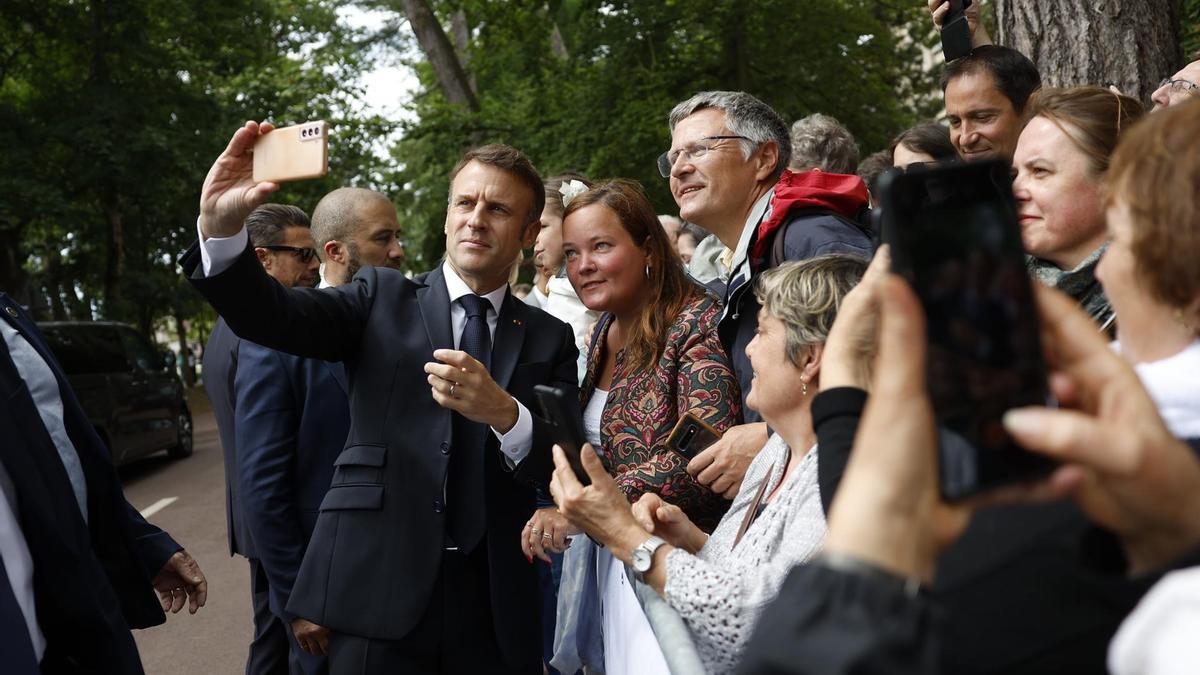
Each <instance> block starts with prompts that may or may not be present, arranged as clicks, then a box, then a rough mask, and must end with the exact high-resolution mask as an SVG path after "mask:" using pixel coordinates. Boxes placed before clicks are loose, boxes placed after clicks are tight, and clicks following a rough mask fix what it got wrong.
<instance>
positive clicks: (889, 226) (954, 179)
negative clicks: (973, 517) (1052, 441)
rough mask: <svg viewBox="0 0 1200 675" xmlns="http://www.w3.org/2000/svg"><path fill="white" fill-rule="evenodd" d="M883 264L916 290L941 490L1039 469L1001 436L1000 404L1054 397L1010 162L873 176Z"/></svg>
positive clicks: (953, 495)
mask: <svg viewBox="0 0 1200 675" xmlns="http://www.w3.org/2000/svg"><path fill="white" fill-rule="evenodd" d="M880 198H881V201H882V209H881V211H882V214H883V215H882V217H881V228H882V235H883V241H884V242H885V243H888V244H890V245H891V249H892V268H893V270H894V271H895V272H897V273H898V274H901V275H902V276H904V277H905V278H907V279H908V281H909V283H910V284H911V285H912V287H913V290H914V291H915V292H916V294H917V296H918V297H919V298H920V299H921V304H922V305H923V307H924V309H925V316H926V322H927V331H928V340H929V349H928V386H929V396H930V399H931V400H932V402H933V408H934V412H935V414H936V416H937V422H938V425H939V431H940V437H941V443H940V446H941V447H940V454H939V456H940V459H941V462H940V464H941V467H940V474H941V475H940V482H941V490H942V495H943V496H944V497H945V498H946V499H949V500H959V499H963V498H964V497H968V496H970V495H973V494H976V493H979V492H983V491H985V490H988V489H990V488H993V487H996V486H1000V485H1005V484H1008V483H1014V482H1019V481H1022V480H1026V479H1030V478H1033V477H1036V476H1039V475H1042V474H1045V473H1046V472H1048V471H1049V470H1050V469H1051V468H1053V466H1054V463H1053V462H1052V461H1051V460H1049V459H1047V458H1045V457H1043V456H1041V455H1035V454H1033V453H1031V452H1028V451H1026V450H1024V449H1023V448H1021V447H1020V446H1018V445H1017V444H1016V442H1015V441H1013V440H1012V438H1011V437H1009V435H1008V433H1007V432H1005V430H1004V427H1003V425H1002V424H1001V417H1002V416H1003V415H1004V413H1005V411H1007V410H1009V409H1010V408H1016V407H1019V406H1024V405H1048V404H1053V399H1052V397H1051V396H1050V393H1049V391H1048V389H1047V383H1046V366H1045V361H1044V358H1043V353H1042V345H1041V338H1040V333H1039V322H1038V312H1037V307H1036V306H1035V304H1034V298H1033V286H1032V282H1031V280H1030V279H1029V275H1028V273H1027V272H1026V268H1025V252H1024V249H1023V247H1022V244H1021V232H1020V228H1019V226H1018V225H1017V210H1016V203H1015V201H1014V200H1013V195H1012V180H1011V178H1010V176H1009V167H1008V166H1007V165H1006V164H1005V163H1003V162H1000V161H991V162H967V163H953V164H940V165H933V166H931V167H929V168H925V169H923V170H919V171H907V172H903V173H901V172H896V171H889V172H888V173H886V174H884V176H882V177H881V178H880Z"/></svg>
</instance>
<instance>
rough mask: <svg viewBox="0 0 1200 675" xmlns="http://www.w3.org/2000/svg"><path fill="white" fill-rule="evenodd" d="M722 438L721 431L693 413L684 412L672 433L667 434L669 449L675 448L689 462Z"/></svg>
mask: <svg viewBox="0 0 1200 675" xmlns="http://www.w3.org/2000/svg"><path fill="white" fill-rule="evenodd" d="M719 440H721V432H719V431H717V430H716V429H714V428H712V426H710V425H709V424H708V423H707V422H705V421H704V420H702V419H700V418H699V417H696V416H695V415H693V414H691V413H684V414H683V416H682V417H680V418H679V421H678V422H676V423H675V428H674V429H671V435H670V436H667V449H668V450H673V451H675V452H677V453H679V454H680V455H683V457H684V459H686V460H688V461H689V462H690V461H691V460H692V458H693V457H695V456H696V455H698V454H700V453H701V452H703V451H704V449H705V448H707V447H708V446H710V445H712V444H713V443H716V442H717V441H719Z"/></svg>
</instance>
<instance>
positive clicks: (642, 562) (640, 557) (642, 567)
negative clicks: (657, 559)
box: [630, 548, 653, 572]
mask: <svg viewBox="0 0 1200 675" xmlns="http://www.w3.org/2000/svg"><path fill="white" fill-rule="evenodd" d="M630 557H631V558H633V569H634V570H635V571H637V572H645V571H647V570H649V569H650V563H651V561H653V558H652V557H651V556H650V552H649V551H647V550H646V549H644V548H635V549H633V554H632V555H631V556H630Z"/></svg>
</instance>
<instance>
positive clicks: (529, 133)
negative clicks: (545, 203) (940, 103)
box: [376, 0, 936, 265]
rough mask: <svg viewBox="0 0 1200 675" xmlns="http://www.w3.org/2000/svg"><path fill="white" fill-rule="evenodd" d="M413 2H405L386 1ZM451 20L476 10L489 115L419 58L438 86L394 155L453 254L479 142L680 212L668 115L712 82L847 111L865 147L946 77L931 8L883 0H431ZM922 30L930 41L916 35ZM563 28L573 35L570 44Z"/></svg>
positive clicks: (812, 108)
mask: <svg viewBox="0 0 1200 675" xmlns="http://www.w3.org/2000/svg"><path fill="white" fill-rule="evenodd" d="M376 4H382V5H384V6H390V7H392V8H393V9H396V10H397V11H399V9H400V5H401V3H400V2H398V1H397V0H385V1H384V2H382V3H376ZM431 5H432V7H433V8H434V10H435V11H436V12H437V13H438V15H439V17H441V18H442V23H443V25H444V26H447V27H449V26H450V25H451V17H452V15H453V13H454V12H456V11H462V12H463V13H464V14H465V15H466V18H467V21H468V23H469V24H470V28H471V36H472V37H471V40H470V42H469V44H468V45H467V48H466V50H465V52H463V53H461V54H460V57H462V59H463V61H464V66H465V69H466V70H467V72H468V74H469V76H470V77H471V78H472V80H473V82H474V85H475V90H476V94H477V97H478V100H479V105H480V110H479V111H478V112H472V111H470V110H467V109H466V108H465V107H463V106H451V105H449V104H447V103H446V99H445V97H444V96H443V95H442V94H441V91H440V89H439V86H438V82H437V80H436V76H435V74H434V73H433V71H432V69H430V68H428V67H427V66H425V65H424V64H423V63H419V62H418V63H415V64H414V65H415V67H416V69H417V72H418V73H419V75H420V77H421V82H422V85H423V87H424V91H423V92H422V94H421V95H420V96H418V97H417V99H416V100H415V101H414V102H413V104H412V111H413V112H414V118H415V121H413V122H411V123H408V124H406V125H405V127H404V130H403V131H404V133H403V139H402V140H401V141H400V142H399V143H397V144H396V146H395V148H394V150H393V155H394V157H395V158H396V160H397V162H398V164H399V169H398V171H397V173H396V182H397V183H399V184H400V185H402V186H403V189H402V190H400V192H399V193H398V194H397V195H396V199H397V202H398V203H399V205H400V207H401V209H402V211H403V213H404V216H405V217H403V218H402V222H404V223H405V225H406V227H408V228H409V230H410V231H411V232H412V235H411V238H412V239H414V240H415V243H416V244H417V245H416V246H414V247H411V248H410V255H411V254H413V253H416V254H418V256H419V257H420V258H421V262H423V263H425V264H427V265H428V264H430V263H432V261H433V260H435V259H436V258H437V257H439V256H440V255H441V254H442V248H443V247H442V236H441V224H442V221H443V219H444V214H445V198H446V187H447V181H446V176H447V173H448V171H449V170H450V169H451V167H452V165H453V163H454V162H455V160H456V159H457V157H458V156H459V155H460V154H461V153H462V152H463V151H464V150H465V149H466V148H468V147H469V146H471V145H474V144H478V143H480V142H490V141H496V142H505V143H509V144H511V145H514V146H517V147H519V148H521V149H523V150H524V151H525V152H526V153H528V154H529V155H530V157H531V158H532V159H533V160H534V162H535V164H536V165H537V166H538V167H539V169H541V170H542V171H543V173H545V174H550V173H555V172H558V171H562V170H565V169H575V170H579V171H582V172H583V173H585V174H586V175H588V176H592V177H610V176H624V177H628V178H634V179H637V180H639V181H641V182H642V184H643V185H645V186H646V188H647V190H648V192H649V194H650V196H651V199H652V200H653V202H654V203H655V206H656V207H657V208H658V209H659V211H660V212H662V213H670V212H674V211H675V210H676V207H675V205H674V202H673V201H672V199H671V197H670V194H669V192H668V189H667V185H666V181H664V180H663V179H662V178H660V177H659V176H658V174H657V170H656V169H655V158H656V157H657V155H658V154H659V153H661V152H662V151H664V150H665V149H666V148H667V147H668V145H669V143H670V137H669V134H668V131H667V123H666V118H667V113H668V112H669V111H670V110H671V108H672V107H673V106H674V105H675V104H676V103H677V102H679V101H681V100H683V99H685V98H687V97H688V96H690V95H691V94H693V93H695V92H697V91H701V90H705V89H740V90H745V91H748V92H751V93H753V94H755V95H756V96H758V97H759V98H761V99H763V100H764V101H766V102H767V103H768V104H770V105H772V106H773V107H774V108H775V109H776V110H778V111H779V112H780V114H781V115H783V116H784V118H785V119H786V120H788V121H791V120H795V119H797V118H799V117H802V116H804V115H807V114H809V113H812V112H824V113H827V114H831V115H833V116H835V117H837V118H839V119H840V120H841V121H842V122H844V123H845V124H847V126H849V128H850V129H851V130H852V131H853V132H854V133H855V135H856V137H857V138H858V140H859V143H860V145H861V147H862V149H863V150H864V151H870V150H875V149H878V148H880V147H882V146H884V145H886V143H887V142H888V140H889V139H890V138H891V137H892V136H893V135H894V134H895V133H896V132H898V131H900V130H902V129H904V128H906V127H907V126H909V125H911V124H912V123H914V122H915V121H917V120H918V119H919V118H922V117H928V116H931V115H932V114H933V113H934V112H935V111H936V104H935V103H932V102H931V101H930V97H929V94H928V93H927V92H930V91H931V90H932V87H933V84H932V82H933V76H932V75H929V74H925V73H922V72H921V58H920V52H919V49H918V44H919V43H920V42H922V41H924V40H926V39H928V34H929V25H928V16H927V13H926V12H925V11H924V9H923V6H918V5H921V3H915V2H911V1H909V2H904V1H900V2H878V1H868V0H806V1H805V2H794V1H793V0H757V1H751V0H718V1H715V2H714V1H705V2H699V1H696V0H668V1H666V2H636V1H634V0H625V1H619V2H597V1H594V0H560V1H558V2H548V3H542V2H505V3H495V2H487V1H486V0H461V1H458V2H449V1H447V2H436V3H431ZM914 38H915V39H914ZM560 39H561V42H558V41H559V40H560Z"/></svg>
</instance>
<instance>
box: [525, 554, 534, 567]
mask: <svg viewBox="0 0 1200 675" xmlns="http://www.w3.org/2000/svg"><path fill="white" fill-rule="evenodd" d="M525 559H526V560H528V561H529V564H530V565H532V564H533V556H531V555H527V556H525Z"/></svg>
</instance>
